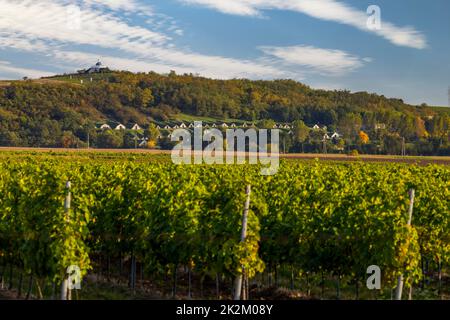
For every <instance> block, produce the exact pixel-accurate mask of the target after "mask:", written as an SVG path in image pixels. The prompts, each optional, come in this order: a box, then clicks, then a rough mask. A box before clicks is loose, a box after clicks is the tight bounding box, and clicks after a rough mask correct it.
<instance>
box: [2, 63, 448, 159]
mask: <svg viewBox="0 0 450 320" xmlns="http://www.w3.org/2000/svg"><path fill="white" fill-rule="evenodd" d="M89 77H90V76H88V75H71V76H59V77H54V78H51V79H50V81H49V80H47V79H45V80H42V81H38V83H36V82H33V81H20V82H12V83H11V84H10V85H9V86H5V87H0V144H1V145H3V146H40V147H49V146H51V147H56V146H64V145H67V144H68V143H67V141H69V142H70V143H69V145H70V146H74V147H77V146H78V147H82V146H83V145H84V144H85V143H86V142H87V134H88V132H90V133H91V131H95V130H94V128H95V124H96V123H98V122H101V121H117V122H120V123H123V124H126V125H127V124H130V123H139V125H141V126H144V127H145V126H146V125H148V124H150V123H152V122H159V123H163V122H166V121H168V120H170V119H174V118H176V117H177V115H179V114H180V113H182V114H188V115H193V116H202V117H212V118H216V119H220V120H225V121H226V120H227V119H242V120H245V121H252V122H257V121H260V120H264V119H271V120H273V121H275V122H277V123H278V122H280V123H293V122H294V121H302V122H303V123H305V124H306V125H307V126H313V125H314V124H319V125H320V126H321V127H323V126H327V130H328V131H329V132H334V131H337V132H339V133H340V134H341V135H342V136H343V137H344V140H345V141H344V142H345V143H344V145H346V146H347V147H346V148H344V150H348V149H357V150H359V151H361V152H368V153H399V152H400V149H401V148H402V143H403V139H405V141H406V144H407V149H408V153H409V154H423V155H449V154H450V143H449V132H450V131H449V127H450V113H449V112H445V111H439V110H437V109H436V108H429V107H427V106H425V105H422V106H411V105H407V104H405V103H404V102H403V101H402V100H400V99H388V98H386V97H384V96H379V95H376V94H370V93H367V92H358V93H350V92H349V91H325V90H315V89H311V88H310V87H308V86H306V85H303V84H301V83H298V82H295V81H293V80H274V81H251V80H245V79H234V80H212V79H207V78H202V77H198V76H194V75H176V74H175V73H173V72H172V73H170V74H168V75H161V74H157V73H153V72H151V73H138V74H134V73H130V72H113V73H108V74H102V75H96V76H95V80H94V81H92V82H91V81H89V80H90V79H89ZM80 80H83V84H81V82H80ZM443 110H444V109H443ZM361 132H363V133H364V134H366V135H367V136H368V138H369V139H368V141H364V143H362V144H361V143H360V142H361V139H360V137H361ZM91 134H92V141H91V145H92V146H94V147H104V145H102V140H105V139H96V135H97V132H92V133H91ZM99 134H100V135H102V134H103V133H99ZM312 136H313V138H311V137H310V135H308V137H307V138H308V139H307V138H305V139H298V137H295V134H294V135H293V137H292V143H290V148H289V149H288V150H287V151H299V150H304V151H306V152H308V151H317V150H316V149H317V148H316V147H314V146H315V145H317V141H316V140H319V141H320V139H316V138H317V137H316V138H314V135H312ZM106 140H107V139H106ZM125 140H126V139H122V141H123V143H122V145H121V147H127V144H126V142H125ZM300 145H301V147H300ZM318 145H320V146H321V144H320V143H319V144H318ZM392 146H394V147H392ZM399 148H400V149H399ZM342 149H343V148H342V147H339V148H332V150H336V152H341V151H342Z"/></svg>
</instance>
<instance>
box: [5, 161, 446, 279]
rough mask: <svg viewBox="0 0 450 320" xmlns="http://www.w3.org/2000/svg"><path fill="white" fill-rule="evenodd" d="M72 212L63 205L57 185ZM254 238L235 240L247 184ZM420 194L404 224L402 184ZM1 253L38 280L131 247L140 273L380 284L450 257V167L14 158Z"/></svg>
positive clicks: (8, 172) (8, 169)
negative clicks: (272, 275)
mask: <svg viewBox="0 0 450 320" xmlns="http://www.w3.org/2000/svg"><path fill="white" fill-rule="evenodd" d="M67 180H70V181H71V182H72V186H73V188H72V194H73V201H72V210H71V211H70V217H66V216H65V214H64V208H63V201H64V184H65V181H67ZM247 184H251V185H252V196H251V206H250V212H249V221H248V235H247V239H246V241H245V242H244V243H241V242H240V237H239V236H240V229H241V216H242V211H243V206H244V201H245V185H247ZM410 188H414V189H415V190H416V200H415V206H414V215H413V224H412V227H408V226H407V225H406V221H407V210H408V190H409V189H410ZM0 194H1V197H0V259H1V261H0V262H1V263H2V264H3V266H4V267H5V266H6V265H14V266H15V267H17V268H20V269H21V270H23V271H24V272H25V273H26V274H29V275H31V276H33V277H35V279H37V281H41V282H42V284H44V283H45V282H46V281H47V282H48V281H52V282H58V281H60V280H61V279H62V277H64V274H65V268H67V266H69V265H78V266H79V267H80V269H81V271H82V274H83V275H85V274H86V273H87V272H88V271H89V269H90V268H91V265H92V263H91V260H92V259H93V257H99V256H101V257H108V258H118V257H130V258H131V259H132V260H131V261H133V262H134V263H135V262H136V261H138V262H139V263H140V264H142V265H143V266H144V267H145V271H146V272H147V273H161V272H171V273H172V274H175V275H176V270H177V269H178V267H180V266H185V267H186V268H188V269H189V270H190V271H192V272H195V273H196V274H199V275H202V276H205V275H208V276H211V277H214V276H216V275H217V274H221V275H223V276H226V277H228V278H230V279H231V278H233V277H234V276H235V275H236V274H238V273H239V272H241V266H244V267H245V270H246V272H247V273H248V276H249V277H254V276H255V275H257V274H258V273H261V272H262V271H264V270H276V269H277V268H279V267H283V266H284V267H289V268H292V270H295V272H297V273H302V272H326V273H332V274H336V275H339V276H347V277H351V278H354V279H362V278H363V277H364V276H365V273H366V269H367V267H368V266H370V265H378V266H380V268H381V270H382V272H383V279H384V282H383V284H384V285H385V286H387V287H394V286H395V280H396V278H397V277H398V275H400V274H404V275H405V278H406V279H407V282H408V283H411V282H412V281H418V280H419V279H420V277H421V269H420V263H421V261H422V260H423V259H428V260H431V261H436V262H437V263H439V264H448V263H449V262H450V261H449V260H450V169H449V168H448V167H445V166H427V167H419V166H406V165H399V164H383V165H381V164H358V163H354V164H326V163H322V162H315V163H303V164H302V163H296V162H289V161H286V162H283V163H282V165H281V168H280V170H279V173H278V174H277V175H274V176H261V175H259V168H257V167H255V166H248V165H244V166H203V165H200V166H176V165H173V164H169V163H133V162H127V161H124V162H114V163H108V162H101V161H92V162H90V163H87V162H77V161H50V160H48V161H40V162H37V161H34V160H33V159H31V158H30V159H28V161H9V162H3V163H1V164H0Z"/></svg>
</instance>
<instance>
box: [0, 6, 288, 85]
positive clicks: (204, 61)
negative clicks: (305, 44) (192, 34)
mask: <svg viewBox="0 0 450 320" xmlns="http://www.w3.org/2000/svg"><path fill="white" fill-rule="evenodd" d="M66 3H67V2H66V1H65V0H53V1H50V0H40V1H39V2H36V1H32V0H0V7H1V8H2V11H1V12H0V44H1V45H4V46H7V47H10V48H15V49H19V50H27V51H39V52H40V53H43V54H48V55H50V56H54V57H55V56H58V57H60V58H61V57H62V55H61V52H66V53H67V52H70V51H74V50H73V49H67V48H68V47H71V46H74V45H75V46H78V45H89V46H92V47H94V48H102V49H114V50H116V51H119V52H122V54H125V55H127V57H128V58H129V57H130V56H132V58H129V59H128V61H127V64H128V66H130V65H131V66H133V65H134V66H159V67H158V68H159V69H162V68H163V67H164V68H166V69H168V70H170V69H175V70H177V71H179V72H193V73H194V72H195V73H200V74H202V75H205V76H210V77H215V78H234V77H249V78H269V77H282V76H286V75H288V74H289V73H288V72H285V71H283V70H279V69H278V68H277V67H275V66H272V65H270V64H266V63H264V62H262V61H260V62H258V61H249V60H242V59H233V58H227V57H221V56H211V55H204V54H200V53H194V52H187V51H186V50H179V49H177V48H175V47H174V46H173V45H172V44H171V43H170V40H171V39H170V37H168V36H166V35H165V34H163V33H159V32H154V31H152V30H150V29H148V28H143V27H139V26H132V25H129V24H128V23H127V22H126V20H125V19H122V18H120V17H118V16H115V15H112V14H110V13H107V12H104V11H101V10H99V9H94V8H86V7H83V6H82V7H81V14H80V19H81V21H80V26H81V28H80V29H79V30H73V29H71V28H70V27H68V25H67V21H66V20H67V6H66ZM17 17H20V19H18V18H17ZM103 51H104V50H103ZM56 53H58V55H57V54H56ZM119 55H120V54H119ZM99 56H102V55H101V54H98V53H97V54H95V57H97V58H98V57H99ZM78 57H80V55H78ZM86 57H88V56H86ZM97 58H96V59H97ZM117 59H121V58H119V57H117ZM133 59H134V60H135V61H136V62H135V63H134V64H133V63H130V60H133ZM78 61H79V62H81V61H80V60H78ZM113 61H114V62H120V63H119V65H118V66H116V67H117V68H120V66H122V65H124V64H123V63H122V62H124V60H123V59H122V60H113ZM143 61H152V64H146V65H142V63H143ZM91 62H92V61H91V60H90V61H87V60H86V61H84V63H83V65H84V64H87V63H91ZM111 66H113V64H111ZM125 67H126V66H124V67H123V69H127V68H125ZM136 71H137V70H136ZM166 71H167V70H166Z"/></svg>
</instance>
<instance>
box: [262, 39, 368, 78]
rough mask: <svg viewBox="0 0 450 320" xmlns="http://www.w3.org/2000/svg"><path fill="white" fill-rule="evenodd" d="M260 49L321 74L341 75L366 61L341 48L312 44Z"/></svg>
mask: <svg viewBox="0 0 450 320" xmlns="http://www.w3.org/2000/svg"><path fill="white" fill-rule="evenodd" d="M260 49H261V50H262V51H263V52H264V53H265V54H267V55H271V56H274V57H276V58H278V59H280V60H281V61H282V62H284V63H285V64H287V65H290V66H302V67H306V68H308V69H309V70H311V71H316V72H318V73H320V74H322V75H334V76H342V75H345V74H347V73H349V72H351V71H354V70H356V69H358V68H361V67H362V66H363V65H364V64H365V62H367V61H368V60H367V59H361V58H359V57H357V56H355V55H352V54H349V53H347V52H345V51H342V50H331V49H321V48H315V47H312V46H290V47H260Z"/></svg>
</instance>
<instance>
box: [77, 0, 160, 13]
mask: <svg viewBox="0 0 450 320" xmlns="http://www.w3.org/2000/svg"><path fill="white" fill-rule="evenodd" d="M71 2H72V3H73V1H71ZM84 3H85V4H87V5H102V6H105V7H108V8H109V9H111V10H114V11H119V10H122V11H130V12H142V13H145V14H149V15H150V14H152V12H153V10H152V9H151V7H150V6H148V5H144V4H142V3H141V2H139V1H136V0H84Z"/></svg>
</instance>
